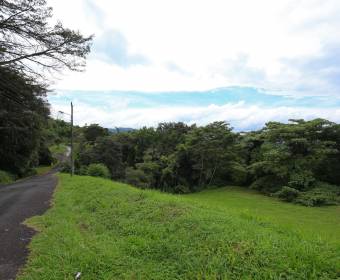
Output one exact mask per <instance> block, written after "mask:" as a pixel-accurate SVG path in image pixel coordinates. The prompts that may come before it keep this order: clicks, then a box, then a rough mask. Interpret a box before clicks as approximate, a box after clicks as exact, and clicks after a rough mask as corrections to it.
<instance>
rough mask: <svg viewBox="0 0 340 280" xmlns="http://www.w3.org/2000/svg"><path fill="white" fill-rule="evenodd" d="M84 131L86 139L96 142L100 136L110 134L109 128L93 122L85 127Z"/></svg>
mask: <svg viewBox="0 0 340 280" xmlns="http://www.w3.org/2000/svg"><path fill="white" fill-rule="evenodd" d="M83 133H84V137H85V139H86V141H88V142H94V141H95V140H96V139H97V138H98V137H104V136H108V135H109V130H108V129H107V128H103V127H101V126H99V125H98V124H91V125H89V126H85V127H84V129H83Z"/></svg>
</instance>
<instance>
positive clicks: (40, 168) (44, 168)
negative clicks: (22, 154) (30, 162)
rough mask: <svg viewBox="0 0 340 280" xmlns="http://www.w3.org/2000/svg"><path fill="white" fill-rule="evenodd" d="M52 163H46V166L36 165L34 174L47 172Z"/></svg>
mask: <svg viewBox="0 0 340 280" xmlns="http://www.w3.org/2000/svg"><path fill="white" fill-rule="evenodd" d="M52 167H53V166H52V165H47V166H38V167H36V168H35V170H36V174H37V175H42V174H45V173H47V172H48V171H50V170H51V169H52Z"/></svg>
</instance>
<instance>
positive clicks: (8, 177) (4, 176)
mask: <svg viewBox="0 0 340 280" xmlns="http://www.w3.org/2000/svg"><path fill="white" fill-rule="evenodd" d="M14 180H15V178H14V176H13V175H12V174H11V173H9V172H6V171H3V170H0V185H5V184H10V183H13V182H14Z"/></svg>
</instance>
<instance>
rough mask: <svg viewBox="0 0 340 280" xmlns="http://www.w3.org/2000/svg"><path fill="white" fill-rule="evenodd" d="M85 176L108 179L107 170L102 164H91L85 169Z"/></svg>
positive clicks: (108, 173) (108, 172)
mask: <svg viewBox="0 0 340 280" xmlns="http://www.w3.org/2000/svg"><path fill="white" fill-rule="evenodd" d="M87 175H89V176H94V177H103V178H110V171H109V169H108V168H107V167H106V166H105V165H104V164H102V163H92V164H90V165H89V166H88V167H87Z"/></svg>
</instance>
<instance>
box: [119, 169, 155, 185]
mask: <svg viewBox="0 0 340 280" xmlns="http://www.w3.org/2000/svg"><path fill="white" fill-rule="evenodd" d="M125 181H126V183H128V184H130V185H133V186H136V187H140V188H143V189H145V188H148V187H149V186H150V178H149V177H148V176H147V175H146V174H145V173H144V171H143V170H141V169H134V168H132V167H128V168H126V170H125Z"/></svg>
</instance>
